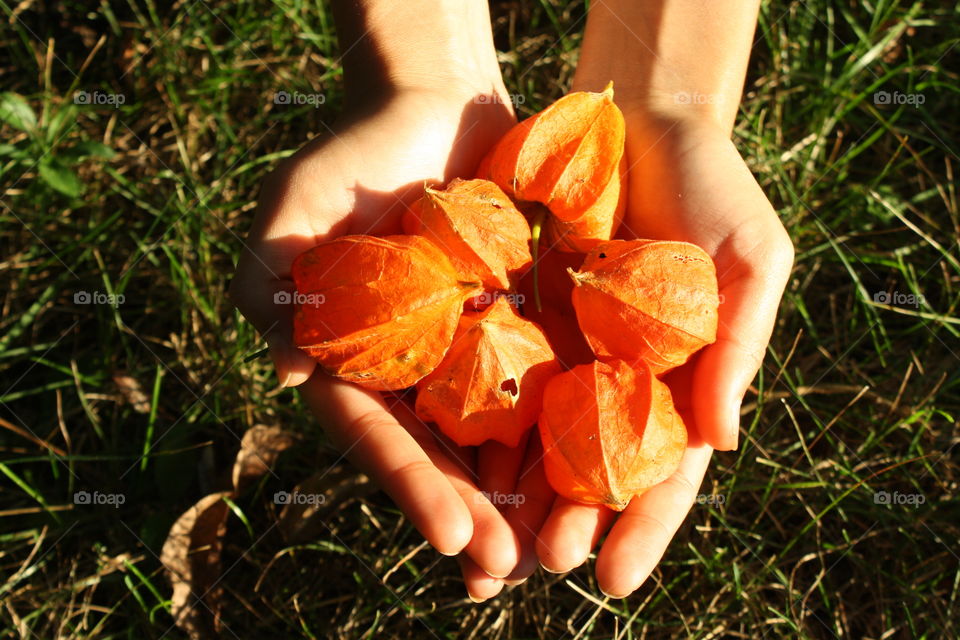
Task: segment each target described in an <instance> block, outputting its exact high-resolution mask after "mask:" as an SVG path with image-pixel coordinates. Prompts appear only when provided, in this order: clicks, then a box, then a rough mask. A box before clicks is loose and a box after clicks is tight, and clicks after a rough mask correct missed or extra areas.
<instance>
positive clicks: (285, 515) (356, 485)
mask: <svg viewBox="0 0 960 640" xmlns="http://www.w3.org/2000/svg"><path fill="white" fill-rule="evenodd" d="M376 490H377V488H376V487H375V486H374V485H373V484H372V483H371V482H370V478H368V477H367V476H365V475H363V474H362V473H359V472H358V471H357V470H356V469H354V468H353V467H352V466H349V465H344V466H340V467H337V468H336V469H333V470H332V471H323V472H317V473H315V474H313V475H312V476H310V477H309V478H307V479H306V480H304V481H303V482H301V483H300V484H298V485H297V486H296V487H294V489H293V491H291V492H289V494H288V496H290V499H289V502H287V504H286V505H285V506H284V507H283V510H282V511H281V512H280V518H279V522H278V527H279V529H280V532H281V533H282V534H283V537H284V539H285V540H287V541H289V542H292V543H296V542H304V541H306V540H313V539H315V538H316V537H317V536H318V535H320V534H321V533H322V532H323V531H324V530H325V527H324V526H323V521H322V519H323V518H324V517H326V515H327V514H328V513H329V512H330V509H331V508H332V507H334V506H338V505H340V504H342V503H343V502H345V501H346V500H348V499H350V498H358V497H362V496H366V495H369V494H371V493H373V492H375V491H376Z"/></svg>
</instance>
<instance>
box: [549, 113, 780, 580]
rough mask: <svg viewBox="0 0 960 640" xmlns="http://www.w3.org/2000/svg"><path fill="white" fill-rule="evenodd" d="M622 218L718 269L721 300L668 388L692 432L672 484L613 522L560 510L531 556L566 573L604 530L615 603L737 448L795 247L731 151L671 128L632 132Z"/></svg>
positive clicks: (717, 137) (697, 131) (602, 571)
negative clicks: (715, 460)
mask: <svg viewBox="0 0 960 640" xmlns="http://www.w3.org/2000/svg"><path fill="white" fill-rule="evenodd" d="M626 157H627V164H628V167H629V172H628V180H629V185H628V194H627V199H628V202H627V213H626V217H625V220H624V224H623V227H622V229H621V231H620V234H619V236H620V237H623V238H632V237H641V238H657V239H670V240H682V241H686V242H692V243H695V244H697V245H699V246H701V247H702V248H704V249H705V250H706V251H707V252H708V253H709V254H711V256H712V257H713V258H714V262H715V264H716V267H717V277H718V283H719V290H720V294H721V306H720V319H719V327H718V339H717V342H716V343H714V344H713V345H710V346H708V347H707V348H706V349H704V350H703V351H702V352H701V353H699V354H697V355H696V356H695V357H694V358H693V359H692V361H691V362H689V363H688V364H686V365H684V366H683V367H680V368H679V369H677V370H675V371H674V372H671V373H670V374H669V375H668V376H667V378H666V380H667V382H668V384H669V386H670V387H671V390H672V392H673V394H674V398H675V401H676V404H677V408H678V410H679V411H680V413H681V415H683V417H684V420H685V422H686V424H687V426H688V429H689V431H690V439H689V443H688V448H687V452H686V454H685V455H684V458H683V460H682V461H681V464H680V467H679V469H678V470H677V472H676V473H674V474H673V475H672V476H671V477H670V478H668V479H667V480H666V481H664V482H663V483H661V484H660V485H658V486H656V487H654V488H652V489H650V490H648V491H647V492H646V493H644V494H643V495H642V496H640V497H638V498H635V499H634V500H633V501H632V502H631V503H630V505H629V506H628V507H627V509H626V510H625V511H624V512H622V513H621V514H620V515H619V516H617V515H616V514H614V512H612V511H610V510H608V509H606V508H603V507H596V506H587V505H580V504H576V503H573V502H570V501H568V500H565V499H562V498H561V499H558V500H557V501H556V504H555V505H554V507H553V509H552V511H551V513H550V515H549V517H548V518H547V520H546V522H545V523H544V525H543V527H542V529H541V531H540V534H539V537H538V542H537V551H538V554H539V556H540V558H541V560H542V561H543V563H544V565H545V566H547V567H549V568H550V569H551V570H554V571H565V570H569V569H572V568H574V567H576V566H578V565H580V564H581V563H583V562H584V561H585V560H586V558H587V555H588V554H589V552H590V550H591V549H592V548H593V547H594V546H595V545H596V544H597V542H598V540H599V539H600V537H601V536H602V535H603V534H604V533H605V532H606V531H607V530H608V529H609V534H608V535H607V538H606V540H605V541H604V543H603V546H602V548H601V549H600V551H599V554H598V557H597V567H596V573H597V580H598V582H599V585H600V588H601V589H602V590H603V591H604V592H605V593H607V594H610V595H612V596H615V597H623V596H625V595H628V594H629V593H631V592H632V591H634V590H635V589H637V588H638V587H639V586H640V585H641V584H642V583H643V581H644V580H646V578H647V576H649V574H650V573H651V572H652V571H653V569H654V568H655V567H656V565H657V563H658V562H659V560H660V558H661V557H662V555H663V553H664V551H665V550H666V547H667V545H668V544H669V542H670V539H671V538H672V537H673V535H674V534H675V533H676V531H677V529H678V528H679V526H680V524H681V523H682V521H683V519H684V518H685V516H686V514H687V512H688V510H689V509H690V507H691V505H692V504H693V503H694V500H695V498H696V493H697V491H698V487H699V486H700V483H701V481H702V479H703V476H704V474H705V472H706V469H707V465H708V464H709V461H710V456H711V454H712V451H713V447H717V448H723V449H731V448H734V447H735V446H736V439H737V436H736V431H737V429H738V424H739V407H740V399H741V398H742V395H743V392H744V390H745V388H746V386H747V385H748V384H749V383H750V381H751V380H752V379H753V376H754V375H755V374H756V371H757V368H758V367H759V365H760V361H761V359H762V357H763V353H764V350H765V347H766V344H767V341H768V339H769V336H770V331H771V330H772V326H773V320H774V316H775V313H776V309H777V305H778V302H779V299H780V295H781V293H782V291H783V288H784V286H785V284H786V279H787V277H788V275H789V270H790V266H791V265H792V261H793V249H792V245H791V243H790V241H789V239H788V237H787V235H786V233H785V231H784V229H783V227H782V225H781V224H780V222H779V220H778V218H777V216H776V214H775V213H774V211H773V208H772V207H771V205H770V203H769V202H768V201H767V199H766V197H765V196H764V195H763V193H762V191H761V190H760V187H759V185H757V183H756V181H755V180H754V179H753V176H752V175H751V173H750V171H749V169H748V168H747V167H746V165H745V164H744V162H743V160H742V159H741V157H740V155H739V154H738V152H737V151H736V149H735V147H734V146H733V144H732V143H731V142H730V140H729V139H728V138H727V137H726V136H725V135H722V134H721V133H719V132H717V131H715V130H710V129H706V128H700V127H698V128H692V129H691V128H687V127H686V126H684V125H670V126H669V127H666V128H664V129H659V130H657V131H642V130H636V129H634V130H632V131H629V132H628V139H627V148H626Z"/></svg>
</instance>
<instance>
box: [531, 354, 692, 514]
mask: <svg viewBox="0 0 960 640" xmlns="http://www.w3.org/2000/svg"><path fill="white" fill-rule="evenodd" d="M539 429H540V437H541V439H542V441H543V451H544V457H543V462H544V468H545V470H546V473H547V479H548V480H549V481H550V485H551V486H552V487H553V489H554V490H555V491H556V492H557V493H558V494H560V495H561V496H564V497H565V498H569V499H571V500H577V501H579V502H586V503H593V504H603V505H606V506H608V507H610V508H611V509H615V510H617V511H622V510H623V509H625V508H626V506H627V504H628V503H629V502H630V500H631V499H632V498H633V497H634V496H636V495H638V494H640V493H643V492H644V491H645V490H647V489H649V488H650V487H652V486H654V485H656V484H659V483H660V482H662V481H663V480H665V479H666V478H668V477H669V476H670V475H671V474H672V473H673V472H674V471H675V470H676V469H677V467H678V466H679V464H680V459H681V458H682V457H683V452H684V450H685V448H686V446H687V430H686V427H685V426H684V424H683V420H682V419H681V418H680V415H679V414H678V413H677V412H676V410H675V409H674V407H673V400H672V398H671V395H670V390H669V389H668V388H667V386H666V385H665V384H663V383H662V382H660V381H659V380H658V379H657V378H656V377H655V376H654V375H653V373H652V372H651V371H650V369H649V367H647V365H646V364H645V363H643V362H642V361H641V362H639V363H638V364H637V365H636V366H635V367H632V366H630V365H628V364H627V363H626V362H623V361H622V360H611V361H609V362H600V361H594V362H593V363H591V364H584V365H579V366H577V367H574V368H573V369H571V370H570V371H566V372H564V373H561V374H560V375H558V376H556V377H554V378H553V379H552V380H550V382H548V383H547V388H546V390H545V391H544V394H543V412H542V413H541V414H540V422H539Z"/></svg>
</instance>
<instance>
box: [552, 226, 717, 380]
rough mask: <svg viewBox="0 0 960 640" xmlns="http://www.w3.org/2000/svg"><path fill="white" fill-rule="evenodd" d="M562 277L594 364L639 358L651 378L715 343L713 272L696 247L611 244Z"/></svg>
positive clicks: (654, 242) (656, 242) (641, 242)
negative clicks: (567, 279) (568, 282)
mask: <svg viewBox="0 0 960 640" xmlns="http://www.w3.org/2000/svg"><path fill="white" fill-rule="evenodd" d="M570 275H571V276H572V277H573V280H574V285H575V286H574V289H573V306H574V308H575V309H576V312H577V321H578V323H579V324H580V328H581V329H582V330H583V334H584V336H585V337H586V339H587V342H588V343H590V346H591V348H592V349H593V352H594V353H595V354H596V355H597V357H600V358H610V357H613V358H620V359H623V360H627V361H633V360H636V359H639V358H642V359H644V360H646V361H647V363H648V364H649V365H650V368H651V369H652V370H653V372H654V373H657V374H659V373H661V372H664V371H667V370H669V369H672V368H673V367H677V366H680V365H682V364H683V363H685V362H686V361H687V359H688V358H689V357H690V356H691V355H692V354H693V353H694V352H696V351H697V350H698V349H700V348H701V347H704V346H705V345H708V344H710V343H712V342H714V341H715V340H716V338H717V314H718V307H719V304H720V300H719V296H718V292H717V275H716V270H715V268H714V265H713V260H711V259H710V256H709V255H707V253H706V252H705V251H704V250H703V249H701V248H700V247H698V246H696V245H693V244H690V243H687V242H671V241H661V240H613V241H611V242H606V243H604V244H601V245H599V246H597V247H595V248H594V249H593V250H592V251H590V253H588V254H587V257H586V259H585V260H584V262H583V266H582V267H581V268H580V270H579V271H573V270H572V269H571V270H570Z"/></svg>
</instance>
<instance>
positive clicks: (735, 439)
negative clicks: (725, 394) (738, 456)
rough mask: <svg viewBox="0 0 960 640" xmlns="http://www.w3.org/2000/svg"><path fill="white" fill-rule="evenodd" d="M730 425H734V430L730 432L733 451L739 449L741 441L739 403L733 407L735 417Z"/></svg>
mask: <svg viewBox="0 0 960 640" xmlns="http://www.w3.org/2000/svg"><path fill="white" fill-rule="evenodd" d="M730 424H731V425H733V428H732V429H731V430H730V440H731V445H730V449H731V451H732V450H734V449H736V448H737V444H738V443H739V441H740V403H739V402H737V403H736V404H734V405H733V416H732V420H731V421H730Z"/></svg>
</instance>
